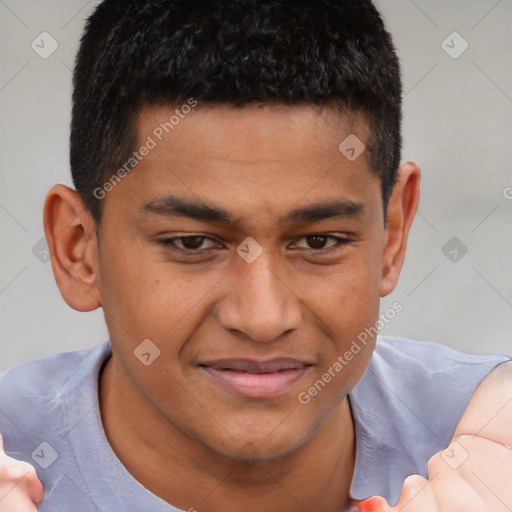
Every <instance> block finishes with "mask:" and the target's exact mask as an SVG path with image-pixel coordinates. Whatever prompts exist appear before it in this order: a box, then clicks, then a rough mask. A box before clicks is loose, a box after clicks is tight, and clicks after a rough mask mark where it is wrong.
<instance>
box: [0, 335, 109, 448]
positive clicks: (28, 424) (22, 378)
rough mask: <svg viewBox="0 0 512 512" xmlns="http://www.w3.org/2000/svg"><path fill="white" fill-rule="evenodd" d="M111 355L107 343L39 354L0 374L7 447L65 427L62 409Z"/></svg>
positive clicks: (0, 428) (1, 426) (0, 425)
mask: <svg viewBox="0 0 512 512" xmlns="http://www.w3.org/2000/svg"><path fill="white" fill-rule="evenodd" d="M109 355H110V342H109V341H106V342H103V343H100V344H97V345H95V346H94V347H92V348H90V349H87V350H82V351H75V352H64V353H60V354H54V355H51V356H46V357H42V358H39V359H35V360H33V361H29V362H27V363H23V364H21V365H18V366H15V367H13V368H11V369H9V370H7V371H6V372H5V373H3V374H2V375H1V376H0V432H2V434H3V435H4V439H5V446H6V449H8V448H9V446H13V447H14V446H18V445H21V444H23V443H25V442H28V441H29V440H30V439H31V438H37V437H39V436H40V435H41V432H44V431H45V430H55V431H59V430H60V429H63V428H65V426H64V423H65V421H66V417H65V416H66V412H65V409H66V407H68V404H69V403H72V402H73V400H77V399H78V398H79V397H80V394H81V393H83V392H85V387H86V386H87V385H90V384H92V383H93V382H94V379H97V375H98V371H99V368H100V367H101V365H102V364H103V362H104V361H105V360H106V359H107V358H108V357H109Z"/></svg>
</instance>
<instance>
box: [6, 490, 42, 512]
mask: <svg viewBox="0 0 512 512" xmlns="http://www.w3.org/2000/svg"><path fill="white" fill-rule="evenodd" d="M0 512H37V507H36V504H35V503H34V502H33V501H32V500H31V499H30V498H29V497H28V496H27V494H26V492H25V491H24V490H23V489H20V488H19V487H18V486H11V488H9V489H7V490H6V492H5V493H4V492H2V491H1V490H0Z"/></svg>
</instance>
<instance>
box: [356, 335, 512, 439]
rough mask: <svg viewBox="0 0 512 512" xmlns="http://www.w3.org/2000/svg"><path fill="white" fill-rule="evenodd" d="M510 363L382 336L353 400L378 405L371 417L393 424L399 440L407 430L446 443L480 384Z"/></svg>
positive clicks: (502, 357)
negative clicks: (384, 419)
mask: <svg viewBox="0 0 512 512" xmlns="http://www.w3.org/2000/svg"><path fill="white" fill-rule="evenodd" d="M508 359H510V358H509V357H508V356H506V355H500V354H491V355H477V354H466V353H464V352H459V351H457V350H454V349H452V348H450V347H447V346H444V345H441V344H439V343H435V342H432V341H419V340H412V339H408V338H400V337H391V336H379V338H378V341H377V344H376V347H375V351H374V353H373V356H372V359H371V361H370V364H369V366H368V369H367V370H366V372H365V374H364V376H363V378H362V379H361V380H360V382H359V383H358V384H357V385H356V387H355V388H354V390H353V393H352V394H353V395H354V398H355V399H356V400H357V401H358V402H359V403H361V404H363V403H367V404H374V410H373V412H372V415H374V414H376V413H377V411H378V413H379V414H380V415H382V416H383V417H389V418H394V420H393V422H394V423H396V424H395V426H393V425H388V428H390V429H393V430H395V431H396V433H397V435H398V434H399V433H400V432H401V431H402V428H403V425H404V424H406V425H408V427H409V428H410V429H411V430H416V433H417V435H418V436H421V437H422V438H424V439H425V438H430V439H432V440H436V441H438V442H441V443H444V442H447V441H449V440H450V438H451V435H452V434H453V431H454V429H455V426H456V424H457V422H458V421H459V419H460V418H461V416H462V414H463V412H464V410H465V409H466V406H467V405H468V403H469V400H470V398H471V395H472V394H473V392H474V391H475V389H476V388H477V386H478V385H479V384H480V382H481V381H482V380H483V379H484V378H485V377H486V376H487V375H488V374H489V373H490V372H492V370H494V368H496V367H497V366H498V365H499V364H500V363H502V362H504V361H507V360H508ZM400 421H402V422H404V423H401V424H400ZM393 422H392V423H393Z"/></svg>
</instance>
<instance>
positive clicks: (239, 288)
mask: <svg viewBox="0 0 512 512" xmlns="http://www.w3.org/2000/svg"><path fill="white" fill-rule="evenodd" d="M271 266H272V267H273V268H271ZM229 275H230V279H229V281H228V283H227V293H226V296H225V297H224V299H223V300H222V301H221V302H220V304H219V306H218V310H217V320H218V321H219V323H220V324H221V325H222V326H223V327H224V328H225V329H228V330H231V331H238V332H240V333H243V334H244V335H245V336H246V337H248V338H250V339H251V340H253V341H259V342H270V341H272V340H275V339H276V338H278V337H279V336H281V335H283V334H284V333H286V332H288V331H292V330H294V329H296V328H297V327H298V326H299V325H300V322H301V319H302V313H301V307H300V300H299V298H298V296H297V295H296V292H295V291H294V290H293V289H292V288H291V286H292V285H293V283H290V282H289V279H287V273H286V272H285V271H284V270H277V265H275V264H273V258H272V257H271V256H270V255H267V251H263V253H262V254H261V255H260V256H259V257H258V258H257V259H256V260H255V261H253V262H252V263H248V262H246V261H244V260H243V259H242V258H239V259H238V260H237V261H236V263H235V268H234V269H233V271H232V272H230V274H229Z"/></svg>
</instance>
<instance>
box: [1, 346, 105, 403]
mask: <svg viewBox="0 0 512 512" xmlns="http://www.w3.org/2000/svg"><path fill="white" fill-rule="evenodd" d="M109 346H110V344H109V342H103V343H100V344H98V345H95V346H94V347H92V348H90V349H87V350H80V351H73V352H62V353H59V354H52V355H49V356H45V357H41V358H39V359H34V360H33V361H28V362H26V363H23V364H20V365H18V366H15V367H13V368H10V369H9V370H7V371H6V372H4V373H3V374H1V375H0V408H1V407H2V405H3V404H4V403H5V402H7V401H9V398H11V397H12V396H18V397H23V398H30V397H38V398H40V397H43V396H46V397H54V396H55V394H56V393H59V392H60V391H62V390H63V389H65V388H66V384H67V383H68V382H69V381H70V379H72V378H73V377H74V376H76V375H77V371H78V370H79V368H80V367H81V366H83V365H84V363H85V364H87V363H88V362H90V363H92V362H93V361H94V360H97V359H98V358H99V357H101V356H102V355H104V354H105V353H106V352H107V351H108V350H109Z"/></svg>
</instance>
